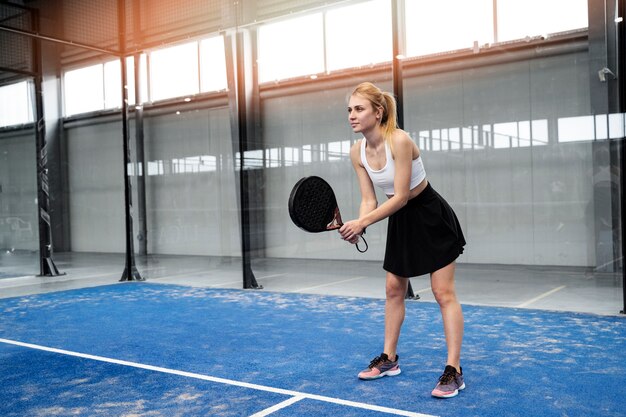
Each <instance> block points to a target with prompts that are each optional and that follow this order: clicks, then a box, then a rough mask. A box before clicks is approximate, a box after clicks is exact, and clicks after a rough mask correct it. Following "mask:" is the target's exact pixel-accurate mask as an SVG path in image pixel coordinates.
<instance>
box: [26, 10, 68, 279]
mask: <svg viewBox="0 0 626 417" xmlns="http://www.w3.org/2000/svg"><path fill="white" fill-rule="evenodd" d="M31 13H32V15H31V16H32V25H33V28H34V29H35V30H36V31H37V30H38V27H39V13H38V12H37V10H31ZM33 65H34V73H35V76H34V81H35V83H34V84H35V100H34V101H35V119H36V128H35V143H36V150H37V206H38V209H39V215H38V217H39V271H40V272H39V274H40V275H41V276H56V275H62V274H60V273H59V270H58V269H57V267H56V265H55V264H54V260H53V259H52V230H51V227H50V193H49V188H48V146H47V141H46V120H45V115H44V108H43V87H42V84H43V63H42V56H41V40H40V39H37V38H34V39H33Z"/></svg>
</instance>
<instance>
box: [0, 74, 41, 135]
mask: <svg viewBox="0 0 626 417" xmlns="http://www.w3.org/2000/svg"><path fill="white" fill-rule="evenodd" d="M30 90H31V84H30V83H29V82H27V81H22V82H20V83H16V84H11V85H6V86H3V87H0V127H2V126H14V125H21V124H25V123H32V122H33V121H34V117H33V103H32V99H31V96H32V95H31V93H30Z"/></svg>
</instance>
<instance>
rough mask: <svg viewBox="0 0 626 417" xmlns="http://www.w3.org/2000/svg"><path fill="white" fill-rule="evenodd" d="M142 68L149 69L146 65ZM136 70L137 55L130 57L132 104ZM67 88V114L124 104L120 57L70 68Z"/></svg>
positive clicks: (129, 72) (127, 66)
mask: <svg viewBox="0 0 626 417" xmlns="http://www.w3.org/2000/svg"><path fill="white" fill-rule="evenodd" d="M142 68H143V70H144V71H145V66H142ZM134 71H135V70H134V59H133V57H129V58H126V74H127V75H126V77H127V78H126V80H127V83H128V84H127V85H128V103H129V104H134V103H135V72H134ZM144 78H145V77H144ZM142 88H145V87H144V86H142ZM63 91H64V102H65V113H64V114H65V116H72V115H75V114H80V113H87V112H92V111H98V110H106V109H116V108H120V107H122V76H121V64H120V61H119V60H114V61H108V62H105V63H103V64H96V65H91V66H88V67H84V68H78V69H75V70H71V71H66V72H65V74H64V76H63Z"/></svg>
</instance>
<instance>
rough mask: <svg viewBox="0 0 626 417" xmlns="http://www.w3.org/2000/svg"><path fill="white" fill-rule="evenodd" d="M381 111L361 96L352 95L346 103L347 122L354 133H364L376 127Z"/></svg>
mask: <svg viewBox="0 0 626 417" xmlns="http://www.w3.org/2000/svg"><path fill="white" fill-rule="evenodd" d="M380 116H381V111H380V110H375V109H374V107H373V106H372V103H371V102H370V101H369V100H368V99H366V98H363V97H361V96H358V95H353V96H351V97H350V101H349V102H348V121H349V122H350V126H351V127H352V131H353V132H354V133H366V132H369V131H371V130H372V129H374V128H375V127H376V126H378V124H379V121H380Z"/></svg>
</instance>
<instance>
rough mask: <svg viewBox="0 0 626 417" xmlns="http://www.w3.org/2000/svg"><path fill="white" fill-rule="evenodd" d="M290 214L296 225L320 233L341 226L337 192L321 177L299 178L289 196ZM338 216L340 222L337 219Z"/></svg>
mask: <svg viewBox="0 0 626 417" xmlns="http://www.w3.org/2000/svg"><path fill="white" fill-rule="evenodd" d="M289 216H290V217H291V220H292V221H293V222H294V224H295V225H296V226H298V227H299V228H301V229H304V230H306V231H307V232H312V233H319V232H325V231H327V230H334V229H338V228H339V227H341V218H340V217H339V208H338V207H337V199H336V198H335V193H334V192H333V189H332V188H331V186H330V184H328V183H327V182H326V181H325V180H323V179H322V178H320V177H316V176H311V177H304V178H302V179H301V180H299V181H298V182H297V183H296V185H295V186H294V187H293V190H292V191H291V195H290V196H289ZM336 218H338V219H339V220H338V223H337V222H335V219H336Z"/></svg>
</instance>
